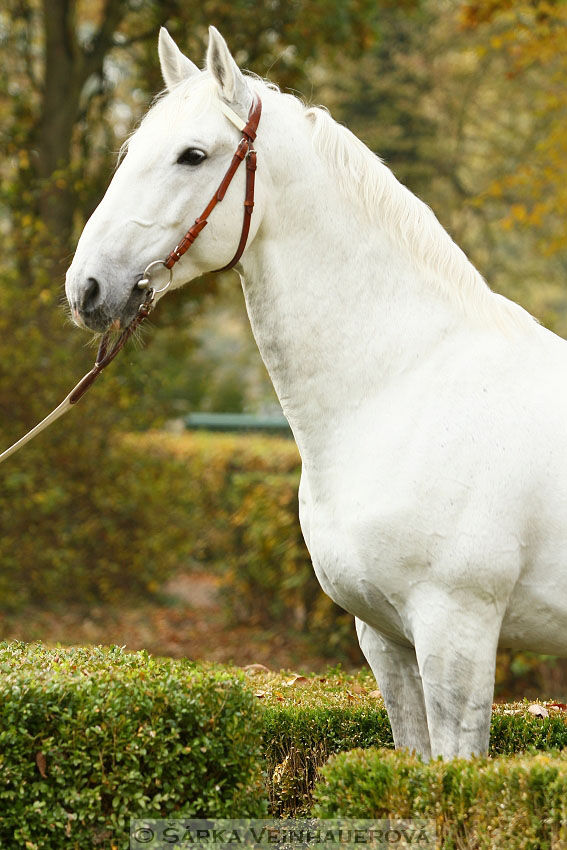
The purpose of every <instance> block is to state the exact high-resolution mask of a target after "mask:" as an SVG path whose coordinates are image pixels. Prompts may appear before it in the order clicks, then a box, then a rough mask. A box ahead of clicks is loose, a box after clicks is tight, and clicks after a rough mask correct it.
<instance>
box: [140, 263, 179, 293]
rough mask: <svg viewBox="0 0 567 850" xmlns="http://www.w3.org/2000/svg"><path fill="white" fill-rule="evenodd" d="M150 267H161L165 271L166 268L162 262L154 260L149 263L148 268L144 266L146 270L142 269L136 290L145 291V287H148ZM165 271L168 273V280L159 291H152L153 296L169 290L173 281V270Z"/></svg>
mask: <svg viewBox="0 0 567 850" xmlns="http://www.w3.org/2000/svg"><path fill="white" fill-rule="evenodd" d="M152 266H163V267H164V269H167V266H166V265H165V263H164V261H163V260H154V261H153V262H151V263H150V264H149V265H148V266H146V268H145V269H144V273H143V277H142V279H141V280H139V281H138V283H137V287H138V289H147V287H148V286H150V283H151V280H150V278H151V273H150V269H151V268H152ZM167 270H168V272H169V280H168V281H167V283H166V284H165V286H162V287H161V289H154V295H159V294H160V293H161V292H165V290H166V289H169V287H170V285H171V281H172V280H173V269H167Z"/></svg>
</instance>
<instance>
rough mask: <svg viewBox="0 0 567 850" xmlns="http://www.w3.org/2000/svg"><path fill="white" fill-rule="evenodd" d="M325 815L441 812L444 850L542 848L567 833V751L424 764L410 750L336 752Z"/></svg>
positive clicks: (321, 801) (318, 796)
mask: <svg viewBox="0 0 567 850" xmlns="http://www.w3.org/2000/svg"><path fill="white" fill-rule="evenodd" d="M321 773H322V779H321V781H320V782H319V783H318V784H317V786H316V789H315V802H316V805H315V808H314V812H313V813H314V814H315V815H316V816H318V817H323V818H328V817H340V816H348V817H353V818H385V817H391V818H412V817H413V818H420V817H421V818H435V821H436V824H437V838H438V841H439V842H440V845H439V846H442V847H443V848H444V850H456V848H475V850H493V848H495V847H502V848H506V850H541V848H549V849H550V850H551V848H557V850H559V848H562V847H565V842H566V841H567V755H565V754H560V753H558V752H551V753H546V754H543V753H537V754H532V755H525V756H524V755H522V756H509V757H505V756H500V757H499V758H497V759H486V758H483V759H473V760H471V761H466V760H464V759H454V760H452V761H449V762H443V761H440V760H439V761H432V762H429V763H428V764H424V763H423V762H422V761H420V759H419V758H417V757H416V756H414V755H410V754H409V753H407V752H403V751H402V752H392V751H388V750H353V751H351V752H350V753H341V754H339V755H336V756H333V757H332V758H331V759H329V761H328V763H327V765H326V766H325V767H324V768H323V769H322V771H321Z"/></svg>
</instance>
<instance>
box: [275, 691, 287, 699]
mask: <svg viewBox="0 0 567 850" xmlns="http://www.w3.org/2000/svg"><path fill="white" fill-rule="evenodd" d="M274 696H275V698H276V699H279V700H280V702H283V701H284V699H285V697H284V695H283V694H280V692H279V691H274Z"/></svg>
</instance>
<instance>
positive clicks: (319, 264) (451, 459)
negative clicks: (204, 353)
mask: <svg viewBox="0 0 567 850" xmlns="http://www.w3.org/2000/svg"><path fill="white" fill-rule="evenodd" d="M159 55H160V61H161V66H162V70H163V76H164V79H165V83H166V87H167V88H166V91H165V92H164V94H163V96H161V97H160V98H159V99H158V101H157V102H156V104H155V105H154V106H153V107H152V109H151V110H150V111H149V113H148V114H147V115H146V117H145V118H144V120H143V121H142V123H141V125H140V127H139V129H138V130H137V131H136V132H135V133H134V134H133V136H132V137H131V138H130V139H129V141H128V143H127V146H126V147H127V150H126V155H125V156H124V158H123V161H122V162H121V164H120V166H119V168H118V170H117V172H116V174H115V176H114V178H113V179H112V182H111V184H110V186H109V188H108V191H107V193H106V195H105V197H104V198H103V200H102V202H101V203H100V205H99V207H98V208H97V209H96V211H95V212H94V214H93V216H92V217H91V219H90V220H89V221H88V223H87V225H86V226H85V229H84V232H83V234H82V236H81V239H80V241H79V245H78V248H77V252H76V255H75V258H74V260H73V263H72V265H71V267H70V269H69V272H68V274H67V284H66V288H67V295H68V299H69V302H70V305H71V308H72V310H73V312H74V315H75V317H76V319H77V321H78V322H79V323H81V324H84V325H86V326H87V327H90V328H91V329H94V330H96V331H102V330H105V329H106V328H107V327H109V326H110V325H112V324H113V323H114V324H115V325H118V326H127V325H128V323H129V322H130V321H131V319H132V317H133V316H134V315H135V314H136V310H137V309H138V306H139V304H140V302H141V301H142V299H143V298H144V292H143V291H142V290H140V289H139V287H138V286H137V284H138V281H139V278H140V270H141V269H144V268H145V267H146V266H148V264H150V263H151V262H152V261H154V260H156V258H162V257H166V256H168V254H169V253H170V252H171V250H172V248H173V247H174V246H175V245H176V244H177V243H178V242H179V239H180V236H181V235H182V234H183V233H184V232H185V231H186V229H187V226H188V224H190V223H191V222H192V221H193V219H194V218H195V217H196V216H198V215H199V214H200V212H201V210H202V208H203V203H204V202H206V201H207V200H208V198H209V197H210V196H211V192H212V191H214V190H216V187H217V186H218V185H219V181H220V180H221V178H222V176H223V174H225V172H226V170H227V167H228V166H229V163H230V161H231V157H233V155H234V150H235V147H236V145H237V144H238V140H239V138H240V137H241V133H242V126H243V125H244V124H245V123H246V121H247V119H248V116H249V115H250V113H251V107H252V105H253V103H254V102H255V99H259V100H260V101H261V104H262V114H261V118H260V120H259V124H258V127H257V137H256V140H255V147H256V151H257V171H256V185H255V195H254V212H253V215H252V216H251V220H250V222H249V223H250V228H249V232H248V235H247V242H246V247H245V249H244V251H243V253H242V256H241V258H240V260H239V262H238V264H237V266H236V269H237V271H238V272H239V274H240V277H241V281H242V287H243V290H244V297H245V299H246V305H247V308H248V313H249V316H250V321H251V324H252V329H253V332H254V335H255V338H256V341H257V343H258V347H259V349H260V352H261V354H262V357H263V359H264V362H265V363H266V366H267V368H268V371H269V373H270V375H271V378H272V381H273V383H274V386H275V388H276V391H277V393H278V396H279V399H280V401H281V404H282V407H283V410H284V412H285V414H286V416H287V418H288V420H289V423H290V425H291V427H292V429H293V433H294V435H295V439H296V442H297V445H298V447H299V451H300V453H301V458H302V465H303V471H302V477H301V484H300V521H301V527H302V530H303V534H304V537H305V540H306V542H307V546H308V547H309V551H310V553H311V557H312V560H313V566H314V569H315V572H316V574H317V577H318V579H319V581H320V583H321V586H322V587H323V589H324V591H325V592H326V593H328V594H329V596H331V597H332V598H333V599H334V600H335V601H336V602H337V603H338V604H339V605H341V606H342V607H343V608H345V609H346V610H347V611H350V612H351V613H352V614H353V615H354V616H355V617H356V626H357V631H358V636H359V640H360V644H361V647H362V650H363V652H364V654H365V656H366V658H367V659H368V662H369V664H370V666H371V667H372V670H373V671H374V673H375V675H376V679H377V681H378V684H379V687H380V689H381V691H382V693H383V695H384V699H385V702H386V706H387V709H388V713H389V716H390V720H391V723H392V728H393V732H394V739H395V743H396V746H398V747H408V748H410V749H412V750H417V751H418V752H419V753H421V754H422V755H423V756H424V757H429V756H431V755H433V756H437V755H442V756H444V757H452V756H457V755H459V756H470V755H471V754H473V753H484V752H486V750H487V746H488V737H489V728H490V714H491V702H492V696H493V690H494V668H495V658H496V650H497V648H498V647H499V646H500V647H512V648H525V649H531V650H535V651H539V652H545V653H553V654H558V655H560V654H563V655H565V654H567V393H566V391H565V387H566V385H567V344H566V343H565V342H564V341H563V340H561V339H560V338H558V337H557V336H555V335H554V334H552V333H550V332H549V331H547V330H545V329H544V328H542V327H540V326H539V325H538V324H537V323H536V322H535V321H534V320H533V319H532V318H531V317H530V316H529V315H528V314H527V313H526V312H525V311H524V310H523V309H522V308H521V307H519V306H518V305H516V304H514V303H512V302H510V301H508V300H506V299H505V298H503V297H500V296H498V295H496V294H494V293H493V292H491V290H490V289H489V288H488V287H487V285H486V284H485V282H484V280H483V279H482V277H481V276H480V274H479V273H478V272H477V271H476V270H475V268H474V267H473V266H472V265H471V263H470V262H469V261H468V260H467V258H466V256H465V255H464V254H463V252H462V251H461V250H460V248H458V247H457V245H455V244H454V243H453V242H452V240H451V238H450V237H449V236H448V234H447V233H446V231H445V230H444V229H443V227H442V226H441V225H440V224H439V222H438V221H437V219H436V218H435V216H434V215H433V213H432V212H431V210H430V209H429V208H428V207H427V206H426V205H425V204H423V203H422V202H421V201H420V200H418V199H417V198H416V197H415V196H414V195H413V194H412V193H411V192H409V191H408V190H407V189H406V188H405V187H404V186H402V185H401V184H400V183H398V181H397V180H396V178H395V177H394V176H393V174H392V173H391V172H390V171H389V170H388V168H386V166H385V165H384V164H383V163H382V162H381V161H380V159H379V158H377V157H376V156H375V155H374V154H372V153H371V152H370V151H369V150H368V149H367V148H366V147H365V146H364V145H363V144H362V143H361V142H360V141H359V140H358V139H356V138H355V137H354V136H353V135H352V134H351V133H350V132H349V131H348V130H347V129H346V128H344V127H342V126H340V125H339V124H337V123H335V122H334V121H333V119H332V118H331V117H330V116H329V115H328V113H327V112H325V111H324V110H322V109H318V108H307V107H305V106H304V105H303V104H302V103H301V102H300V101H299V100H297V99H296V98H295V97H292V96H290V95H287V94H282V93H280V92H279V91H278V90H277V88H276V87H275V86H273V85H271V84H268V83H266V82H264V81H262V80H260V79H258V78H257V77H254V76H251V75H245V74H243V73H242V72H241V71H240V69H239V68H238V67H237V65H236V63H235V61H234V59H233V58H232V56H231V54H230V52H229V50H228V48H227V45H226V43H225V41H224V40H223V38H222V37H221V35H220V34H219V33H218V32H217V31H216V30H215V29H214V28H211V31H210V40H209V46H208V52H207V66H206V69H205V70H204V71H200V70H199V69H198V68H197V66H196V65H194V64H193V63H192V62H191V61H190V60H189V59H187V58H186V57H185V56H183V54H182V53H181V52H180V51H179V49H178V48H177V46H176V45H175V43H174V42H173V41H172V39H171V38H170V36H169V35H168V34H167V32H166V31H165V30H162V31H161V33H160V39H159ZM227 108H228V111H227ZM235 116H236V118H235ZM246 179H247V176H246V172H245V169H243V168H241V169H240V170H239V171H237V172H236V173H235V175H234V178H233V180H232V183H231V185H230V186H229V188H228V189H227V191H226V194H225V195H224V197H223V199H222V203H219V204H218V205H217V207H216V208H215V210H214V212H213V213H212V214H211V217H210V221H209V223H208V226H207V227H205V228H204V229H202V231H201V232H200V234H199V238H198V239H197V240H196V241H195V243H194V244H193V245H191V250H188V251H187V253H185V254H184V255H183V256H182V257H180V258H179V261H178V262H176V264H175V266H174V268H173V269H172V283H171V287H170V288H175V287H179V286H182V285H183V284H186V283H188V282H189V281H191V280H193V279H194V278H196V277H198V276H199V275H201V274H203V273H204V272H208V271H210V270H213V269H219V268H222V267H223V266H224V265H226V264H227V263H229V262H230V259H231V257H233V256H234V254H235V250H236V247H237V245H238V244H239V240H240V238H241V233H242V203H243V199H244V197H245V196H246V194H247V184H246ZM160 297H161V296H160Z"/></svg>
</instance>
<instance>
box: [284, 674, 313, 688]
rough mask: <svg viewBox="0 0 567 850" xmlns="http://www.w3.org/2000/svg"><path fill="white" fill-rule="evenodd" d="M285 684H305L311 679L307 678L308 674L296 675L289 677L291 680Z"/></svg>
mask: <svg viewBox="0 0 567 850" xmlns="http://www.w3.org/2000/svg"><path fill="white" fill-rule="evenodd" d="M285 684H286V685H288V686H291V685H301V686H304V685H308V684H309V679H308V678H307V676H294V677H293V679H289V681H287V682H286V683H285Z"/></svg>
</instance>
